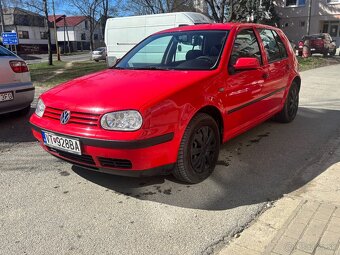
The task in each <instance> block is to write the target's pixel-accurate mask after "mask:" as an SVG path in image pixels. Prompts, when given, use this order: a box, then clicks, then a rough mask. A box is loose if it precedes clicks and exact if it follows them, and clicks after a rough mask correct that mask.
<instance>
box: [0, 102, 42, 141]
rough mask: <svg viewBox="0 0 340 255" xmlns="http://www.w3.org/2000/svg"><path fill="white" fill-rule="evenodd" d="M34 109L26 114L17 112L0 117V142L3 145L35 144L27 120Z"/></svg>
mask: <svg viewBox="0 0 340 255" xmlns="http://www.w3.org/2000/svg"><path fill="white" fill-rule="evenodd" d="M34 111H35V108H31V110H30V112H29V113H28V114H25V115H23V114H20V113H18V112H13V113H7V114H1V115H0V130H1V132H0V141H1V142H5V143H20V142H35V141H36V139H35V138H34V136H33V134H32V131H31V127H30V123H29V119H30V116H31V115H32V114H33V113H34Z"/></svg>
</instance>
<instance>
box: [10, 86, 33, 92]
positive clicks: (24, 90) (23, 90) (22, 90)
mask: <svg viewBox="0 0 340 255" xmlns="http://www.w3.org/2000/svg"><path fill="white" fill-rule="evenodd" d="M31 90H35V87H33V88H28V89H18V90H16V91H15V93H22V92H27V91H31Z"/></svg>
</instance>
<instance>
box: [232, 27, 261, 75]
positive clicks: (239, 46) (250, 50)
mask: <svg viewBox="0 0 340 255" xmlns="http://www.w3.org/2000/svg"><path fill="white" fill-rule="evenodd" d="M240 57H246V58H257V59H258V60H259V61H260V63H262V57H261V51H260V47H259V43H258V41H257V39H256V36H255V33H254V31H253V30H252V29H244V30H242V31H241V32H239V33H238V34H237V36H236V38H235V42H234V45H233V50H232V53H231V57H230V60H229V69H230V70H231V71H232V69H233V66H234V65H235V64H236V61H237V59H238V58H240Z"/></svg>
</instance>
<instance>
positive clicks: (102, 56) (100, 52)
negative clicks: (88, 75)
mask: <svg viewBox="0 0 340 255" xmlns="http://www.w3.org/2000/svg"><path fill="white" fill-rule="evenodd" d="M92 60H94V61H96V62H98V61H99V60H106V47H100V48H97V49H95V50H94V51H92Z"/></svg>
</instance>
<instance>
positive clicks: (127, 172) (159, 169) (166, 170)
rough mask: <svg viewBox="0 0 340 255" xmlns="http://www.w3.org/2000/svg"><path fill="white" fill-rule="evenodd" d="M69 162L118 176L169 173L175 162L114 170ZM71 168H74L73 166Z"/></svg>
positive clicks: (76, 165)
mask: <svg viewBox="0 0 340 255" xmlns="http://www.w3.org/2000/svg"><path fill="white" fill-rule="evenodd" d="M69 162H70V161H69ZM70 163H72V164H73V166H74V167H80V168H84V169H88V170H91V171H94V172H100V173H105V174H112V175H119V176H128V177H149V176H157V175H169V174H171V173H172V170H173V169H174V168H175V163H174V164H168V165H163V166H159V167H155V168H150V169H145V170H116V169H108V168H95V167H91V166H85V165H81V164H77V163H74V162H70ZM72 169H73V170H75V169H74V168H72Z"/></svg>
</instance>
